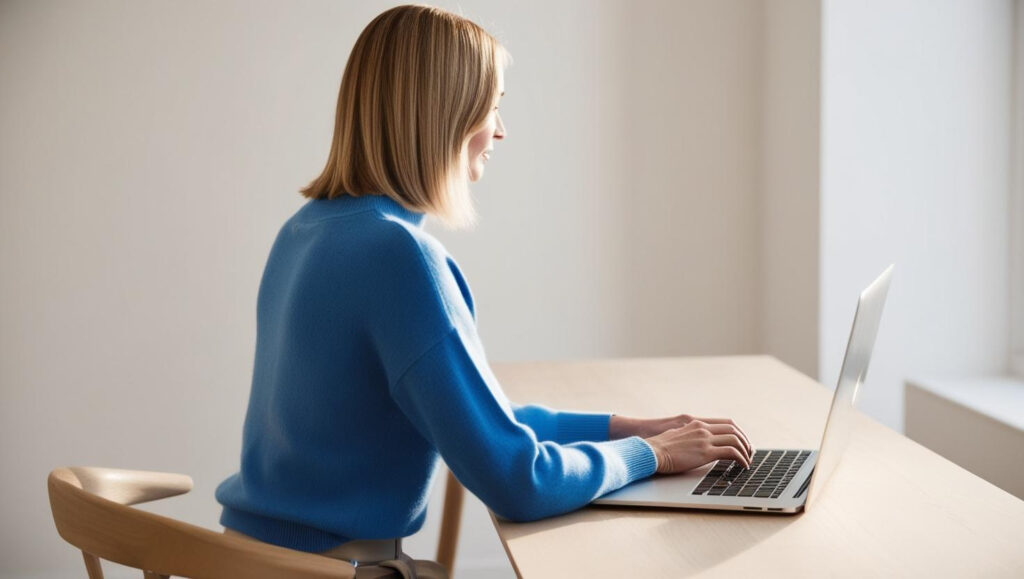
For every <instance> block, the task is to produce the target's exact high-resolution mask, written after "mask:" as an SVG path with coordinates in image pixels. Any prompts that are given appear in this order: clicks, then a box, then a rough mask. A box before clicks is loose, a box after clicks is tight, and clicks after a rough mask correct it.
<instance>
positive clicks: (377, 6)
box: [0, 0, 817, 577]
mask: <svg viewBox="0 0 1024 579" xmlns="http://www.w3.org/2000/svg"><path fill="white" fill-rule="evenodd" d="M440 4H441V5H442V6H446V7H449V8H451V9H454V10H458V9H459V7H460V6H461V8H462V10H463V12H464V13H465V14H466V15H467V16H469V17H471V18H473V19H475V20H476V21H478V22H479V23H480V24H482V25H484V26H485V27H487V28H488V29H489V30H491V31H492V32H493V33H495V34H496V35H497V36H498V37H499V38H500V39H501V40H502V41H503V42H505V43H506V44H507V46H508V48H509V49H510V51H511V52H512V54H513V56H514V58H515V64H514V65H513V67H512V68H510V69H509V71H508V72H507V76H506V84H507V93H508V94H507V96H506V97H505V99H504V102H503V105H502V111H503V113H504V119H505V121H506V123H507V126H508V138H507V139H506V141H505V142H503V143H499V144H498V145H497V147H496V151H495V155H494V158H493V159H492V160H491V162H490V163H489V164H488V172H487V175H486V177H485V179H484V180H483V181H482V182H481V183H479V184H478V185H477V186H476V187H475V194H476V196H477V198H478V202H479V209H480V213H481V216H482V219H481V222H480V225H479V227H478V229H477V230H476V231H473V232H462V233H450V232H446V231H443V230H441V229H440V228H439V227H437V226H436V224H435V223H431V222H430V221H429V220H428V225H427V227H428V229H430V230H431V231H433V232H434V233H436V234H437V235H438V236H439V237H440V238H441V239H442V240H443V241H444V242H445V243H446V245H447V246H448V247H449V249H450V250H451V251H452V253H453V254H454V255H455V256H456V258H457V259H458V260H459V262H460V264H461V265H462V267H463V269H464V270H465V272H466V273H467V276H468V278H469V280H470V283H471V285H472V288H473V291H474V294H475V297H476V302H477V307H478V315H479V320H480V326H481V333H482V335H483V338H484V343H485V345H486V347H487V349H488V354H489V356H490V358H491V359H492V360H523V359H551V358H566V357H605V356H638V355H645V356H663V355H671V356H679V355H695V354H747V353H757V352H761V351H768V352H770V353H775V354H776V355H779V356H780V357H781V358H782V359H783V360H785V361H787V362H790V363H792V364H794V365H796V366H797V367H798V368H800V369H802V370H805V371H807V372H812V373H813V372H814V371H815V369H816V367H815V365H814V363H813V360H814V359H815V358H814V356H815V354H816V352H815V350H814V349H813V347H812V346H809V345H808V344H811V343H813V340H815V339H816V334H815V333H814V332H815V328H816V327H817V318H816V315H817V314H816V309H815V308H812V307H810V303H811V302H809V301H807V300H812V299H813V297H814V296H815V295H816V289H812V288H811V287H810V286H809V285H808V284H809V283H810V281H809V280H813V279H814V275H816V274H813V273H812V271H811V270H808V269H805V268H806V267H808V263H810V262H813V260H814V259H816V258H814V257H813V255H814V253H813V251H810V250H807V249H806V248H804V245H803V244H804V243H805V242H807V241H808V240H810V239H812V238H813V233H814V231H815V227H816V225H815V226H811V225H808V224H807V222H806V221H804V219H805V218H806V214H805V212H806V211H807V207H806V206H805V205H803V204H804V202H805V201H806V200H807V198H808V197H810V193H811V192H812V190H813V186H812V185H810V184H809V182H810V181H813V180H814V179H816V174H817V160H816V153H815V148H814V147H813V146H811V143H812V142H814V138H813V137H812V136H811V132H809V131H812V127H813V124H814V122H815V121H816V117H817V112H816V111H817V110H816V109H815V108H813V103H808V106H809V107H812V108H809V109H806V110H805V109H803V106H802V105H800V106H797V105H796V104H795V103H793V102H791V101H789V100H788V95H789V94H790V93H789V90H790V88H788V87H790V86H792V87H795V88H794V90H796V91H797V93H796V94H798V95H799V97H800V99H806V98H807V97H808V95H809V94H810V93H811V92H813V86H815V83H816V80H814V79H816V75H817V59H816V57H815V56H814V55H815V54H816V52H815V51H816V50H817V44H816V40H815V38H816V37H815V33H813V32H809V31H808V30H807V29H813V28H814V27H815V26H816V25H817V17H816V16H815V14H816V12H817V8H816V6H817V3H816V2H805V3H802V4H786V3H781V4H779V5H776V4H774V3H768V4H766V5H764V6H768V7H769V10H768V13H766V12H765V8H764V6H762V5H761V4H758V3H748V2H716V3H708V2H698V1H692V2H667V1H666V2H602V3H593V2H589V1H582V0H581V1H576V2H559V3H553V2H540V1H531V2H517V3H515V4H511V3H506V4H498V3H492V2H485V1H482V0H481V1H471V0H463V1H460V2H441V3H440ZM391 5H392V3H391V2H366V3H340V2H327V1H322V2H305V3H301V4H294V5H293V4H291V3H279V2H269V1H267V2H242V1H241V0H238V1H233V2H216V3H200V2H189V3H176V4H174V5H170V4H162V3H155V2H128V1H124V2H112V1H103V2H92V3H89V4H88V5H85V4H78V3H61V4H58V3H46V2H43V3H40V2H29V1H27V0H23V1H20V2H5V3H2V4H0V78H3V79H5V80H4V83H3V84H4V89H3V91H2V93H0V272H2V273H0V396H2V401H0V402H2V403H0V440H2V442H0V448H2V450H3V455H2V456H3V459H4V462H5V464H9V465H10V464H13V465H16V467H14V468H11V467H8V468H5V469H2V471H0V489H2V492H0V505H2V512H3V513H4V517H5V524H4V525H3V527H2V529H0V575H5V576H6V575H13V576H30V575H36V576H54V577H56V576H67V575H69V574H70V573H72V571H71V570H74V572H78V570H79V567H80V565H81V560H80V558H79V557H78V556H77V555H76V554H75V552H74V551H73V550H72V549H71V548H70V547H67V546H65V545H63V544H62V543H61V541H60V539H59V538H58V537H57V535H56V533H55V531H54V530H53V527H52V523H51V522H50V520H49V518H48V510H47V506H46V496H45V491H44V484H43V481H44V479H45V475H46V473H47V472H48V471H49V470H50V469H51V468H53V467H55V466H57V465H64V464H95V465H109V466H122V467H127V468H143V469H157V470H170V471H178V472H186V473H189V474H191V475H192V476H193V477H194V478H195V481H196V487H195V490H194V491H193V492H192V493H191V494H190V495H187V496H185V497H182V498H180V499H174V500H173V501H170V503H169V504H168V505H165V506H159V507H156V508H155V510H158V511H159V512H165V513H173V514H174V515H175V516H179V517H181V518H183V519H185V520H188V521H190V522H194V523H197V524H201V525H205V526H209V527H213V528H217V525H216V521H217V515H218V514H219V508H218V506H217V505H216V503H215V501H214V500H213V490H214V487H215V486H216V484H217V483H218V482H219V481H220V480H222V479H223V478H224V477H225V476H227V475H228V474H230V472H232V471H233V470H234V469H236V468H237V460H238V453H239V445H240V440H239V437H240V433H241V423H242V418H243V414H244V410H245V402H246V399H247V396H248V383H249V379H250V375H251V367H252V354H253V344H254V337H255V326H254V323H255V316H254V312H255V297H256V290H257V284H258V281H259V277H260V273H261V270H262V266H263V262H264V260H265V258H266V254H267V251H268V249H269V247H270V243H271V241H272V239H273V237H274V235H275V234H276V232H277V228H278V227H279V226H280V224H281V223H282V222H283V221H284V219H286V218H287V217H288V216H289V215H290V213H291V212H292V211H294V210H295V209H296V208H297V207H298V206H299V205H300V204H301V200H300V198H299V196H298V195H297V193H295V191H296V189H297V188H298V187H299V186H301V185H303V184H304V183H305V182H306V181H307V180H308V179H310V178H311V177H312V176H313V175H314V174H315V173H316V171H317V170H319V168H320V167H321V165H322V163H323V161H324V159H325V156H326V153H327V149H328V146H329V138H330V133H331V128H332V122H333V107H334V101H335V98H336V93H337V85H338V82H339V79H340V75H341V70H342V67H343V65H344V62H345V59H346V57H347V55H348V51H349V49H350V48H351V46H352V44H353V42H354V41H355V37H356V35H357V34H358V32H359V31H360V30H361V29H362V27H363V26H364V25H365V24H366V23H367V22H369V20H370V19H371V18H372V17H373V16H374V15H376V14H377V13H379V12H380V11H382V10H383V9H385V8H386V7H389V6H391ZM775 10H781V11H782V12H780V13H778V14H775V12H774V11H775ZM780 15H794V16H795V17H796V18H797V20H796V21H792V20H790V19H789V18H788V17H786V18H783V17H781V16H780ZM791 34H795V35H796V36H795V39H794V40H785V39H787V38H793V37H792V36H791ZM776 41H778V42H779V44H778V46H776V45H775V42H776ZM804 50H806V51H809V52H807V53H803V57H802V58H801V59H800V60H799V61H797V62H793V61H791V60H790V58H789V57H790V55H793V54H794V53H801V51H804ZM799 102H800V103H802V102H803V100H800V101H799ZM776 114H777V115H780V118H783V119H785V120H784V121H776V120H772V119H771V118H770V117H773V116H774V115H776ZM793 123H795V124H796V126H798V127H799V130H798V131H796V132H795V133H794V134H793V135H792V138H793V139H794V140H793V143H795V145H794V147H795V148H793V149H792V150H788V151H787V149H786V145H787V144H788V143H789V142H790V131H789V129H788V128H787V127H789V126H791V125H792V124H793ZM769 145H770V147H769ZM804 155H807V156H808V158H807V162H806V163H803V162H802V158H803V156H804ZM762 178H763V179H764V183H765V184H764V187H763V188H762V182H761V180H762ZM809 180H810V181H809ZM762 189H763V192H764V198H762V197H761V195H762ZM793 248H797V250H798V251H797V253H796V254H792V253H791V252H792V250H793ZM779 264H782V265H783V266H784V267H785V268H788V269H787V271H792V272H795V273H794V274H793V275H782V274H778V273H776V271H777V270H776V268H777V267H779ZM762 290H763V291H762ZM791 291H792V292H796V293H793V294H790V293H789V292H791ZM806 296H810V297H807V299H806V300H805V297H806ZM776 308H779V312H780V314H776V313H775V310H776ZM788 312H796V313H795V314H790V313H788ZM794 316H799V319H800V321H799V323H796V324H795V325H794V324H793V323H792V320H793V319H795V318H794ZM610 410H613V409H610ZM683 410H686V411H694V412H699V411H700V409H695V408H688V407H686V406H685V401H680V407H679V408H678V409H666V411H683ZM436 514H437V509H436V508H435V509H433V510H432V515H431V517H430V518H429V519H428V522H427V526H426V528H425V530H424V532H423V533H421V534H420V535H419V536H417V537H415V538H413V539H412V540H410V541H409V543H408V545H409V547H410V550H411V551H412V552H413V553H414V554H415V555H418V556H430V555H431V554H432V549H433V545H434V541H435V538H436V524H437V520H436V518H435V517H436ZM459 565H460V569H461V570H462V571H463V572H466V574H467V575H466V576H483V575H486V574H489V573H490V574H493V575H494V576H508V575H509V573H511V571H510V568H509V567H508V566H507V563H505V562H504V554H503V552H502V550H501V547H500V545H499V544H498V542H497V540H496V539H495V537H494V534H493V531H492V530H491V528H490V523H489V521H488V520H487V518H486V516H485V514H484V512H483V510H482V508H481V507H480V505H479V503H476V502H475V501H474V502H472V503H471V504H470V505H469V508H468V509H467V512H466V523H465V527H464V533H463V541H462V544H461V550H460V561H459ZM111 576H115V577H116V576H119V575H117V574H116V573H114V574H111ZM132 576H134V575H132Z"/></svg>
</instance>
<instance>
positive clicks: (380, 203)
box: [309, 194, 426, 227]
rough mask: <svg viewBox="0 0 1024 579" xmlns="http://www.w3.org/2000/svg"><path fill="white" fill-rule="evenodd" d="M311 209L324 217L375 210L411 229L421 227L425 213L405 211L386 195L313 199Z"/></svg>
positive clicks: (399, 204)
mask: <svg viewBox="0 0 1024 579" xmlns="http://www.w3.org/2000/svg"><path fill="white" fill-rule="evenodd" d="M309 204H310V206H311V208H312V209H313V210H314V211H316V212H317V213H321V214H324V215H327V214H330V215H350V214H353V213H361V212H363V211H371V210H374V209H376V210H377V211H380V212H381V213H383V214H384V215H387V216H390V217H395V218H398V219H400V220H402V221H405V222H406V223H408V224H410V225H412V226H413V227H423V221H424V219H425V218H426V214H425V213H420V212H418V211H413V210H411V209H406V208H405V207H404V206H402V204H401V203H399V202H397V201H395V200H394V199H392V198H391V197H388V196H387V195H374V194H366V195H361V196H359V197H353V196H352V195H340V196H338V197H335V198H334V199H315V200H311V201H310V202H309Z"/></svg>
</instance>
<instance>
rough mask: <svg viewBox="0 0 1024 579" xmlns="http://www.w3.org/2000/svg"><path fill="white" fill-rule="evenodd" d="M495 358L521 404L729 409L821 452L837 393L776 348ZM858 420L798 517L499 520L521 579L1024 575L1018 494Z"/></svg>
mask: <svg viewBox="0 0 1024 579" xmlns="http://www.w3.org/2000/svg"><path fill="white" fill-rule="evenodd" d="M492 367H493V369H494V371H495V374H496V375H497V376H498V378H499V380H500V382H501V384H502V386H503V387H504V388H505V390H506V392H507V393H508V395H509V397H510V398H512V399H513V400H516V401H517V402H524V403H525V402H537V403H542V404H547V405H550V406H552V407H554V408H564V409H574V410H595V411H600V410H603V411H612V412H616V413H620V414H623V415H631V416H647V417H655V416H664V415H669V414H674V413H682V412H687V413H691V414H696V415H698V416H709V417H711V416H729V417H732V418H734V419H735V420H736V421H737V423H738V424H740V425H741V426H742V427H743V429H744V430H745V431H746V432H747V434H748V435H749V436H750V438H751V442H752V443H753V444H754V446H755V447H763V448H788V447H793V448H816V447H817V445H818V443H819V440H820V438H821V434H822V430H823V428H824V424H825V418H826V415H827V411H828V405H829V403H830V400H831V391H830V390H829V389H826V388H824V387H823V386H821V385H820V384H818V383H817V382H815V381H814V380H812V379H810V378H808V377H807V376H804V375H803V374H801V373H799V372H797V371H796V370H794V369H792V368H790V367H788V366H786V365H785V364H783V363H781V362H779V361H778V360H776V359H775V358H772V357H769V356H751V357H720V358H654V359H629V360H595V361H581V362H541V363H506V364H494V365H493V366H492ZM872 386H873V385H872V383H871V380H870V374H869V376H868V382H867V384H866V385H865V387H866V388H871V387H872ZM955 427H956V426H955V425H950V428H955ZM855 429H856V430H855V432H854V433H853V436H852V440H851V442H850V446H849V448H848V449H847V451H846V454H844V455H843V461H842V463H841V464H840V466H839V467H838V468H837V469H836V472H835V475H834V476H833V477H832V480H831V481H830V483H829V484H828V485H827V486H826V487H825V489H824V492H822V494H821V496H820V497H819V500H817V501H814V502H813V503H812V505H811V508H810V510H808V511H806V512H804V513H802V514H799V515H790V516H779V515H757V514H749V513H735V514H733V513H716V512H706V511H698V510H676V509H638V508H621V507H597V506H592V507H587V508H585V509H582V510H579V511H576V512H573V513H570V514H567V515H564V516H561V517H555V518H551V519H546V520H543V521H537V522H533V523H524V524H517V523H510V522H508V521H502V520H497V519H495V527H496V529H497V530H498V534H499V535H500V536H501V540H502V543H503V544H504V545H505V550H506V552H507V553H508V557H509V559H510V560H511V561H512V565H513V566H514V567H515V569H516V571H517V573H519V575H520V576H521V577H526V578H527V579H534V578H536V577H557V578H563V577H683V576H693V575H705V576H729V577H742V576H743V575H742V574H743V573H747V574H749V575H748V576H756V577H765V576H768V577H775V576H782V575H786V576H798V577H818V576H843V577H852V576H862V577H907V576H919V577H923V576H928V577H1024V501H1021V500H1019V499H1017V498H1015V497H1013V496H1012V495H1010V494H1008V493H1006V492H1004V491H1002V490H1000V489H999V488H997V487H995V486H993V485H991V484H989V483H987V482H985V481H984V480H982V479H980V478H978V477H976V476H974V475H973V474H971V473H969V472H967V471H966V470H964V469H962V468H960V467H958V466H956V465H955V464H953V463H951V462H949V461H947V460H946V459H944V458H942V457H940V456H939V455H937V454H935V453H933V452H931V451H929V450H928V449H926V448H924V447H923V446H920V445H918V444H917V443H915V442H913V441H911V440H910V439H908V438H906V437H904V436H902V435H900V434H898V433H896V432H894V431H892V430H890V429H888V428H886V427H884V426H882V425H881V424H879V423H877V422H875V421H873V420H871V419H870V418H868V417H866V416H864V415H862V414H861V415H857V416H856V421H855ZM885 472H888V473H889V474H887V475H883V473H885ZM492 518H494V517H493V515H492Z"/></svg>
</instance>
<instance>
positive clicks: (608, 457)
mask: <svg viewBox="0 0 1024 579" xmlns="http://www.w3.org/2000/svg"><path fill="white" fill-rule="evenodd" d="M390 388H391V396H392V399H394V400H395V402H396V404H397V405H398V406H399V408H401V410H402V412H403V413H404V414H405V415H406V417H407V418H408V419H409V421H410V422H411V423H412V424H413V426H414V427H415V428H416V430H417V431H419V433H420V434H421V435H422V436H423V437H424V439H426V440H427V441H429V442H430V443H431V444H432V445H433V446H434V448H436V449H437V450H438V452H440V454H441V456H442V457H443V458H444V460H445V462H446V463H447V464H448V467H449V468H450V469H451V470H452V472H453V473H454V474H455V476H456V477H457V478H458V479H459V481H460V482H461V483H462V484H463V485H464V486H465V487H466V488H467V489H469V491H470V492H472V493H473V494H475V495H476V496H477V497H479V498H480V499H481V500H482V501H483V502H484V504H486V505H487V506H488V507H490V508H491V509H492V510H493V511H494V512H496V513H497V514H499V515H501V516H503V517H506V518H509V519H513V520H533V519H539V518H543V517H548V516H552V515H557V514H561V513H565V512H568V511H572V510H575V509H578V508H580V507H582V506H584V505H586V504H587V503H589V502H590V501H592V500H594V499H595V498H597V497H599V496H601V495H603V494H605V493H607V492H610V491H612V490H615V489H617V488H620V487H622V486H624V485H626V484H628V483H630V482H632V481H634V480H639V479H641V478H645V477H647V476H650V475H652V474H654V472H655V470H656V469H657V467H658V462H657V458H656V456H655V454H654V449H653V447H652V446H651V445H650V444H648V443H647V442H645V441H644V440H643V439H641V438H638V437H635V436H634V437H627V438H623V439H621V440H615V441H605V442H576V443H572V444H565V445H562V444H557V443H555V442H552V441H541V440H538V438H537V435H536V434H535V433H534V431H533V430H532V429H531V428H528V427H526V426H525V425H524V424H523V423H521V422H519V421H518V420H517V419H516V417H515V415H514V413H513V411H512V407H511V404H509V403H508V401H507V399H506V398H505V396H504V394H503V393H502V392H501V388H500V385H499V384H498V383H497V381H496V380H495V378H494V376H493V374H492V373H491V372H490V370H489V368H488V366H487V362H486V359H485V358H484V356H483V350H482V348H481V347H480V346H479V341H478V338H477V336H476V334H475V328H473V327H463V328H453V329H452V330H451V331H450V332H448V334H446V335H445V336H443V337H442V338H441V339H440V341H438V342H437V343H435V344H434V345H433V346H432V347H430V348H429V349H428V350H427V351H426V352H425V353H423V354H422V355H421V356H419V357H418V358H417V359H416V361H415V362H414V363H413V364H412V366H410V367H409V368H408V369H407V370H406V371H405V372H403V373H402V374H401V376H400V378H399V379H398V380H396V381H395V382H394V383H393V384H392V385H391V387H390Z"/></svg>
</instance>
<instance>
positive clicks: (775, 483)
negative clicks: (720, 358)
mask: <svg viewBox="0 0 1024 579" xmlns="http://www.w3.org/2000/svg"><path fill="white" fill-rule="evenodd" d="M892 270H893V266H891V265H890V266H889V267H888V268H886V270H885V271H884V272H882V275H880V276H878V279H876V280H875V281H874V282H872V284H871V285H869V286H868V287H867V289H865V290H864V291H863V292H861V294H860V299H859V300H858V302H857V313H856V314H854V316H853V328H852V329H851V330H850V339H849V341H848V342H847V344H846V355H845V356H844V358H843V367H842V369H841V370H840V372H839V383H838V385H837V386H836V390H835V393H834V394H833V395H832V407H831V409H830V410H829V415H828V420H827V421H826V422H825V432H824V434H823V435H822V438H821V444H820V445H819V447H818V448H817V449H814V450H792V449H757V451H756V456H755V459H756V461H757V462H756V463H755V464H754V465H752V466H751V468H750V469H749V470H746V469H741V468H740V467H739V466H738V465H737V466H735V467H734V466H733V464H732V461H716V462H713V463H709V464H706V465H704V466H702V467H700V468H696V469H693V470H690V471H687V472H685V473H683V474H679V475H673V476H655V477H652V478H648V479H645V480H642V481H637V482H635V483H633V484H631V485H628V486H625V487H623V488H621V489H619V490H617V491H614V492H611V493H609V494H607V495H604V496H603V497H601V498H599V499H597V500H595V501H594V504H597V505H622V506H651V507H676V508H690V509H715V510H730V511H755V512H762V513H798V512H800V511H802V510H804V507H805V505H806V504H807V501H808V499H809V497H811V496H815V497H816V496H817V495H818V493H820V491H821V489H822V487H823V486H824V485H825V483H826V482H827V481H828V479H829V477H830V476H831V474H832V471H833V470H835V467H836V465H837V464H838V463H839V459H840V457H841V456H842V454H843V451H844V449H845V448H846V444H847V442H848V440H849V437H850V428H851V424H850V422H851V418H852V416H851V415H852V413H853V403H854V399H855V398H856V396H857V390H858V389H859V388H860V386H861V384H862V383H863V382H864V379H865V376H866V375H867V371H868V362H869V361H870V359H871V351H872V348H873V347H874V345H875V336H876V335H877V334H878V325H879V322H880V321H881V318H882V308H883V306H884V305H885V297H886V295H887V294H888V292H889V279H890V277H891V276H892ZM772 471H774V472H772Z"/></svg>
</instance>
